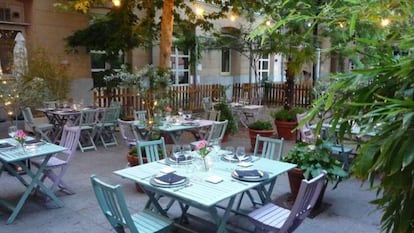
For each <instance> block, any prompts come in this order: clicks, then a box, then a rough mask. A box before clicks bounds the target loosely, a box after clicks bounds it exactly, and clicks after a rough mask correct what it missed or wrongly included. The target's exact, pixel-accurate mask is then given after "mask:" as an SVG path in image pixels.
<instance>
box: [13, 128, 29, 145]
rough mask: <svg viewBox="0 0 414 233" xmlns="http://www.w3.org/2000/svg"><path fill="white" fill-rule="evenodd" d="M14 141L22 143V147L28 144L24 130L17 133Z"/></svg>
mask: <svg viewBox="0 0 414 233" xmlns="http://www.w3.org/2000/svg"><path fill="white" fill-rule="evenodd" d="M14 139H15V140H16V141H17V142H18V143H20V145H22V146H23V144H24V143H25V142H26V134H25V133H24V131H23V130H19V131H17V133H16V136H15V137H14Z"/></svg>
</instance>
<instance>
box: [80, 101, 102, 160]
mask: <svg viewBox="0 0 414 233" xmlns="http://www.w3.org/2000/svg"><path fill="white" fill-rule="evenodd" d="M98 113H99V112H98V111H97V110H96V109H86V110H81V115H80V119H79V127H80V129H81V137H80V139H79V149H80V150H81V151H82V152H84V151H85V150H90V149H93V150H96V145H95V142H94V140H93V138H94V137H95V134H96V123H97V121H98Z"/></svg>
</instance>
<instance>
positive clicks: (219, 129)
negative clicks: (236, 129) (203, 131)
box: [190, 120, 229, 148]
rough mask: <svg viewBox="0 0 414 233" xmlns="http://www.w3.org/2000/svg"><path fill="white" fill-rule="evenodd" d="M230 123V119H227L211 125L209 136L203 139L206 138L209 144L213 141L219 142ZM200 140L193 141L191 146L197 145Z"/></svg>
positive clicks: (204, 138)
mask: <svg viewBox="0 0 414 233" xmlns="http://www.w3.org/2000/svg"><path fill="white" fill-rule="evenodd" d="M228 123H229V121H228V120H225V121H216V122H214V123H213V125H211V127H210V130H209V131H208V133H207V136H204V137H202V138H201V139H203V140H206V141H207V142H208V143H209V144H211V143H213V142H219V143H221V141H222V140H223V137H224V133H225V132H226V129H227V124H228ZM199 143H200V141H194V142H191V143H190V144H191V146H192V147H193V148H194V147H196V146H197V145H198V144H199Z"/></svg>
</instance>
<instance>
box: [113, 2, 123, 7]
mask: <svg viewBox="0 0 414 233" xmlns="http://www.w3.org/2000/svg"><path fill="white" fill-rule="evenodd" d="M112 4H114V6H116V7H119V6H121V0H112Z"/></svg>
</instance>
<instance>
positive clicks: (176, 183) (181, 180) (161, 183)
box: [150, 172, 190, 188]
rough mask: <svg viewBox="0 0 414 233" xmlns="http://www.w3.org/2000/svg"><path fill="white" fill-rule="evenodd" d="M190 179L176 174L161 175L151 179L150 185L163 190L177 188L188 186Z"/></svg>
mask: <svg viewBox="0 0 414 233" xmlns="http://www.w3.org/2000/svg"><path fill="white" fill-rule="evenodd" d="M189 182H190V179H189V178H188V177H185V176H180V175H177V174H176V173H175V172H170V173H166V174H165V173H160V174H158V175H155V176H153V177H152V178H151V179H150V184H151V185H153V186H157V187H162V188H176V187H180V186H182V185H187V184H188V183H189Z"/></svg>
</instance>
